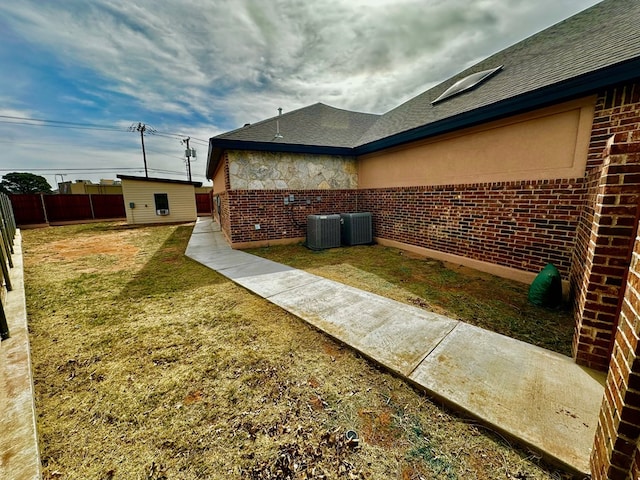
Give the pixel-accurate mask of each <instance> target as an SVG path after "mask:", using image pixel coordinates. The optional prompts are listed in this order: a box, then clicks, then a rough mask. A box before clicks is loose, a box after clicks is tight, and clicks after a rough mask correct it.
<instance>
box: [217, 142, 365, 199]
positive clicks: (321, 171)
mask: <svg viewBox="0 0 640 480" xmlns="http://www.w3.org/2000/svg"><path fill="white" fill-rule="evenodd" d="M227 162H228V168H229V186H230V188H231V189H232V190H329V189H331V190H344V189H353V188H358V170H357V164H356V160H355V157H347V156H338V155H316V154H299V153H280V152H254V151H243V150H232V151H229V152H227Z"/></svg>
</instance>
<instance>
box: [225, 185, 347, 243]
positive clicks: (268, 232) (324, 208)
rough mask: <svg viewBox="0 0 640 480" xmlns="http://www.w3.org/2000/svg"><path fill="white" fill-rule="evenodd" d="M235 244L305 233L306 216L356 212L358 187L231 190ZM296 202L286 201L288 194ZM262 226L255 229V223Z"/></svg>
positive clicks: (232, 233)
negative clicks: (287, 203)
mask: <svg viewBox="0 0 640 480" xmlns="http://www.w3.org/2000/svg"><path fill="white" fill-rule="evenodd" d="M227 193H228V194H229V219H230V224H231V225H232V227H231V229H230V232H229V238H230V239H231V241H232V243H243V242H262V241H268V240H278V239H286V238H298V237H304V236H306V225H307V215H318V214H319V215H321V214H331V213H344V212H354V211H357V200H356V199H357V194H356V190H231V191H229V192H227ZM290 194H293V195H294V201H293V202H292V203H289V205H285V204H284V198H285V196H286V197H288V196H289V195H290ZM256 224H259V225H260V229H259V230H256V229H255V225H256Z"/></svg>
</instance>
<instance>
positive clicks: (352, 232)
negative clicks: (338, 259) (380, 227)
mask: <svg viewBox="0 0 640 480" xmlns="http://www.w3.org/2000/svg"><path fill="white" fill-rule="evenodd" d="M340 219H341V223H342V229H341V231H342V244H343V245H364V244H369V243H373V229H372V227H371V213H369V212H361V213H343V214H341V215H340Z"/></svg>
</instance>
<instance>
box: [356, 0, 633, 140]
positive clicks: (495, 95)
mask: <svg viewBox="0 0 640 480" xmlns="http://www.w3.org/2000/svg"><path fill="white" fill-rule="evenodd" d="M639 25H640V2H639V1H638V0H605V1H604V2H601V3H599V4H597V5H595V6H593V7H591V8H589V9H587V10H585V11H583V12H581V13H578V14H577V15H574V16H573V17H570V18H569V19H567V20H564V21H562V22H560V23H558V24H556V25H554V26H552V27H549V28H547V29H546V30H543V31H541V32H539V33H537V34H536V35H533V36H531V37H529V38H527V39H525V40H523V41H522V42H519V43H517V44H515V45H513V46H512V47H509V48H507V49H505V50H502V51H501V52H499V53H496V54H495V55H492V56H491V57H489V58H487V59H486V60H483V61H482V62H480V63H478V64H476V65H474V66H473V67H471V68H469V69H467V70H465V71H463V72H461V73H460V74H458V75H456V76H454V77H452V78H450V79H448V80H446V81H445V82H443V83H441V84H440V85H438V86H436V87H434V88H432V89H430V90H428V91H426V92H424V93H422V94H421V95H418V96H417V97H414V98H412V99H411V100H409V101H407V102H406V103H404V104H402V105H400V106H399V107H397V108H395V109H393V110H391V111H390V112H387V113H385V114H384V115H382V117H381V118H380V120H379V121H378V122H376V124H375V125H374V126H373V127H372V128H371V129H369V130H368V131H367V132H366V133H365V134H364V135H363V136H362V137H361V138H360V139H359V141H358V145H363V144H366V143H369V142H373V141H376V140H379V139H381V138H385V137H388V136H390V135H394V134H397V133H399V132H403V131H407V130H410V129H413V128H416V127H421V126H423V125H428V124H432V123H435V122H437V121H440V120H444V119H447V118H451V117H454V116H457V115H461V114H464V113H466V112H469V111H472V110H475V109H478V108H482V107H486V106H490V105H493V104H496V103H498V102H501V101H504V100H507V99H513V98H517V97H518V96H520V95H524V94H526V93H531V92H534V91H536V90H541V89H544V88H545V87H549V86H553V85H558V84H561V83H562V82H565V81H567V80H570V79H576V78H579V77H581V76H583V75H586V74H588V73H591V72H594V71H597V70H600V69H603V68H607V67H610V66H612V65H614V64H619V63H623V62H625V61H628V60H631V59H636V58H638V57H639V56H640V29H639V27H638V26H639ZM500 65H504V68H503V70H502V71H501V72H499V73H497V74H496V75H495V76H494V77H492V78H490V79H489V80H487V81H486V82H484V83H482V84H480V85H479V86H478V87H477V88H475V89H473V90H470V91H468V92H465V93H462V94H460V95H458V96H455V97H452V98H449V99H447V100H445V101H443V102H441V103H438V104H436V105H431V102H432V101H433V100H435V99H436V98H437V97H438V96H439V95H440V94H441V93H442V92H444V91H445V90H446V89H447V88H449V87H450V86H451V85H452V84H454V83H455V82H456V81H458V80H460V79H462V78H464V77H466V76H468V75H470V74H472V73H475V72H479V71H482V70H487V69H490V68H495V67H498V66H500ZM638 76H639V77H640V71H638Z"/></svg>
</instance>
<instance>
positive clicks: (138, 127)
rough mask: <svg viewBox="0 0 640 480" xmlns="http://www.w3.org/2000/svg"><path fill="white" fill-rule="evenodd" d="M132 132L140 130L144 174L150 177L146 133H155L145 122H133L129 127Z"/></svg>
mask: <svg viewBox="0 0 640 480" xmlns="http://www.w3.org/2000/svg"><path fill="white" fill-rule="evenodd" d="M129 131H130V132H140V142H141V143H142V159H143V160H144V176H145V177H147V178H149V172H148V171H147V152H145V150H144V134H145V132H149V133H155V130H154V129H153V128H150V127H148V126H147V125H145V124H144V123H140V122H138V125H136V124H133V125H131V126H130V127H129Z"/></svg>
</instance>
